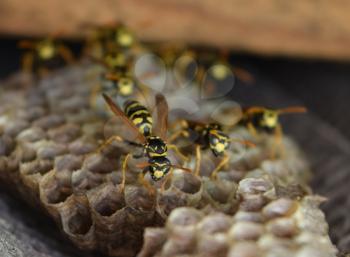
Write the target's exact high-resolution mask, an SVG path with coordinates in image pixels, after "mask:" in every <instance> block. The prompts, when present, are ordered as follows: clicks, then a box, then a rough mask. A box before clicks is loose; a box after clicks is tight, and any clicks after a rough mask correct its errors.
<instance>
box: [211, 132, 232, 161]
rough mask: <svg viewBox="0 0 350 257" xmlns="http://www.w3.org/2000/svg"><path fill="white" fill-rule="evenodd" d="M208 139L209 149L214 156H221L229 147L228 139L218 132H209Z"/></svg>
mask: <svg viewBox="0 0 350 257" xmlns="http://www.w3.org/2000/svg"><path fill="white" fill-rule="evenodd" d="M208 138H209V146H210V149H211V150H212V152H213V154H214V155H215V156H222V155H223V154H224V153H225V151H226V150H227V149H228V147H229V146H230V139H229V137H228V136H227V135H226V134H225V133H223V132H222V131H220V130H217V129H211V130H209V133H208Z"/></svg>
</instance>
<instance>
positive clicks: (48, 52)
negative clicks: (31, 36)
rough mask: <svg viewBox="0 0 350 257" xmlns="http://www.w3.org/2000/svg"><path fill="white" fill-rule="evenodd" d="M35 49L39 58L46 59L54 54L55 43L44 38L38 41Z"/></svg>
mask: <svg viewBox="0 0 350 257" xmlns="http://www.w3.org/2000/svg"><path fill="white" fill-rule="evenodd" d="M36 50H37V52H38V55H39V57H40V58H41V59H43V60H48V59H51V58H52V57H54V56H55V54H56V45H55V43H54V42H53V41H52V40H50V39H45V40H42V41H40V42H39V43H38V45H37V47H36Z"/></svg>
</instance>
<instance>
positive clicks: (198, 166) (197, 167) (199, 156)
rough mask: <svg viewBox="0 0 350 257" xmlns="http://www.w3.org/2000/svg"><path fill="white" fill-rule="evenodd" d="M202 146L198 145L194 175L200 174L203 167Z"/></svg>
mask: <svg viewBox="0 0 350 257" xmlns="http://www.w3.org/2000/svg"><path fill="white" fill-rule="evenodd" d="M201 159H202V156H201V146H200V145H196V166H195V169H194V175H195V176H197V177H198V176H199V172H200V167H201Z"/></svg>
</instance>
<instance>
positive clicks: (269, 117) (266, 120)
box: [261, 110, 278, 128]
mask: <svg viewBox="0 0 350 257" xmlns="http://www.w3.org/2000/svg"><path fill="white" fill-rule="evenodd" d="M277 124H278V114H277V112H276V111H272V110H266V111H265V112H264V114H263V118H262V120H261V125H262V126H267V127H270V128H274V127H276V126H277Z"/></svg>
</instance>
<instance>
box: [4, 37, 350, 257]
mask: <svg viewBox="0 0 350 257" xmlns="http://www.w3.org/2000/svg"><path fill="white" fill-rule="evenodd" d="M17 41H18V39H17V38H10V39H8V38H6V39H4V38H2V39H1V38H0V79H4V78H6V77H7V76H8V75H10V74H11V73H13V72H14V71H16V70H18V68H19V63H20V56H21V52H20V51H19V50H18V49H17V47H16V44H17ZM67 43H68V44H69V45H70V46H71V47H73V49H74V51H75V53H79V50H80V47H81V45H80V44H79V43H76V42H67ZM232 62H233V64H235V65H239V66H241V67H244V68H246V69H248V70H249V71H251V72H252V73H253V74H254V76H255V78H256V84H254V85H243V84H242V83H238V84H237V85H236V86H235V88H234V90H233V93H232V96H233V97H235V98H236V99H238V100H241V101H244V102H246V103H247V104H255V105H259V104H262V105H265V106H270V107H286V106H288V105H291V104H293V105H294V104H302V105H305V106H306V107H307V108H308V109H309V110H310V113H309V114H308V115H301V116H300V115H293V117H291V118H283V123H284V125H286V126H284V127H285V128H286V130H287V132H288V134H291V135H292V136H293V137H294V138H295V139H296V140H297V141H298V142H299V143H300V144H301V145H302V147H303V149H304V150H305V152H306V155H307V156H308V158H309V159H310V162H311V166H312V170H313V171H314V174H315V175H314V180H313V183H312V185H313V189H314V191H315V192H316V193H319V194H321V195H324V196H327V197H328V198H329V201H328V202H327V203H326V204H324V205H323V206H322V208H323V209H324V210H325V212H326V215H327V220H328V222H329V223H330V232H331V237H332V240H333V242H335V243H336V244H337V245H338V247H340V248H341V249H342V250H344V251H349V250H350V236H349V235H350V222H349V219H350V215H349V213H350V200H349V197H348V195H349V189H348V187H349V185H350V129H349V128H350V114H349V108H350V104H349V101H350V63H347V62H336V61H322V60H302V59H293V58H285V57H283V58H282V57H273V58H272V57H261V56H260V57H259V56H253V55H248V54H241V53H233V55H232ZM0 104H1V103H0ZM0 198H1V199H3V200H2V201H3V202H2V203H0V210H1V211H2V210H4V208H5V209H7V211H8V213H11V215H7V214H6V211H5V212H4V213H5V214H4V215H3V214H2V212H0V218H4V219H5V220H7V221H8V222H9V223H10V222H11V221H13V220H15V219H17V220H21V221H23V224H22V225H21V226H23V227H25V228H26V229H24V230H25V231H27V230H28V229H29V231H31V232H30V233H35V236H38V237H39V238H41V239H42V240H47V242H46V243H47V244H48V245H49V246H50V248H51V249H56V250H57V251H58V252H59V253H57V255H55V256H75V255H74V248H68V249H61V248H62V247H61V244H62V242H59V241H60V235H59V233H58V232H57V230H56V229H52V227H54V226H55V225H54V224H52V222H50V220H49V219H47V218H45V217H43V216H42V215H41V214H38V213H36V212H35V211H33V210H31V209H30V208H28V207H26V206H25V204H22V203H21V202H18V201H17V200H16V201H14V200H13V199H12V198H11V197H9V196H8V195H7V194H6V193H4V192H1V189H0ZM32 217H37V218H34V219H33V218H32ZM38 226H40V227H42V228H44V229H41V230H39V232H38V233H37V232H33V231H34V230H36V228H37V227H38ZM30 233H29V232H28V234H30ZM50 238H51V239H50ZM58 249H59V250H58ZM42 251H44V250H42ZM72 252H73V253H72ZM84 256H87V255H84Z"/></svg>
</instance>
